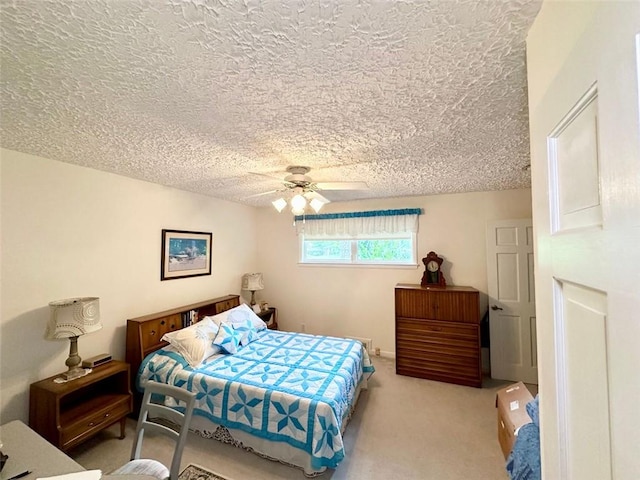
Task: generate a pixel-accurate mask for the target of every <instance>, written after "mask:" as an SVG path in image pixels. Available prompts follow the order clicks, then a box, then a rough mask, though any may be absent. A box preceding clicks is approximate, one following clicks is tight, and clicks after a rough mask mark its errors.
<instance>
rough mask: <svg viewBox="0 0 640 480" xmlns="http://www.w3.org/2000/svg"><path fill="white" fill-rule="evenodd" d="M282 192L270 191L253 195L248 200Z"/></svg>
mask: <svg viewBox="0 0 640 480" xmlns="http://www.w3.org/2000/svg"><path fill="white" fill-rule="evenodd" d="M281 191H282V190H269V191H268V192H262V193H254V194H253V195H249V196H248V197H246V198H254V197H262V196H264V195H271V194H272V193H276V192H281Z"/></svg>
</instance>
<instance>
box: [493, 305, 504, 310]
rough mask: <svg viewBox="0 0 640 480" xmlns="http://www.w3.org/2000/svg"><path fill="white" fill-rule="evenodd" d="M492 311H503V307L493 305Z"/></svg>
mask: <svg viewBox="0 0 640 480" xmlns="http://www.w3.org/2000/svg"><path fill="white" fill-rule="evenodd" d="M491 310H502V307H499V306H497V305H491Z"/></svg>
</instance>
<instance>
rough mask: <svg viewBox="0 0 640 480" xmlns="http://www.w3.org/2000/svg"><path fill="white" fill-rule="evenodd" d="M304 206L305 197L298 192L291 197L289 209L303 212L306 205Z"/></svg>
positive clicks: (305, 202) (305, 203)
mask: <svg viewBox="0 0 640 480" xmlns="http://www.w3.org/2000/svg"><path fill="white" fill-rule="evenodd" d="M306 206H307V199H306V198H304V197H303V196H302V195H300V194H298V195H294V197H293V198H292V199H291V210H292V211H300V210H302V211H303V212H304V207H306Z"/></svg>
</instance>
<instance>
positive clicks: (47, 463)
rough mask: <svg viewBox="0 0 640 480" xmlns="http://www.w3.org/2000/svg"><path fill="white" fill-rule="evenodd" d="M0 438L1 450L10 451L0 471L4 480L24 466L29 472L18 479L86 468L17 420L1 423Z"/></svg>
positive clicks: (28, 479) (23, 469)
mask: <svg viewBox="0 0 640 480" xmlns="http://www.w3.org/2000/svg"><path fill="white" fill-rule="evenodd" d="M0 440H1V441H2V444H3V446H2V452H3V453H4V454H5V455H9V459H8V460H7V463H5V464H4V468H3V469H2V472H0V480H6V479H8V478H11V477H13V476H14V475H17V474H19V473H22V472H24V471H25V470H29V471H30V472H31V473H30V474H29V475H27V476H25V477H22V479H21V480H35V479H36V478H38V477H50V476H53V475H62V474H64V473H74V472H81V471H83V470H85V468H84V467H82V465H80V464H79V463H77V462H76V461H75V460H73V459H72V458H71V457H69V456H68V455H67V454H65V453H64V452H62V451H61V450H58V449H57V448H56V447H54V446H53V445H51V444H50V443H49V442H47V441H46V440H45V439H44V438H42V437H41V436H40V435H38V434H37V433H36V432H35V431H33V430H31V429H30V428H29V427H28V426H27V425H25V424H24V423H22V422H21V421H19V420H14V421H13V422H9V423H5V424H4V425H1V426H0Z"/></svg>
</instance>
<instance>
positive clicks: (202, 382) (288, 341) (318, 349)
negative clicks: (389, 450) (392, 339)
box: [138, 330, 373, 469]
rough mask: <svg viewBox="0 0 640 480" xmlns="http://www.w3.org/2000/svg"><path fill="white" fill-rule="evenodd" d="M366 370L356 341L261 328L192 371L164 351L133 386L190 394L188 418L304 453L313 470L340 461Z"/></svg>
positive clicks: (144, 366)
mask: <svg viewBox="0 0 640 480" xmlns="http://www.w3.org/2000/svg"><path fill="white" fill-rule="evenodd" d="M372 372H373V366H372V365H371V364H370V363H369V359H368V356H367V355H366V352H365V350H364V349H363V348H362V344H361V343H360V342H358V341H355V340H350V339H342V338H333V337H323V336H314V335H307V334H298V333H291V332H279V331H273V330H263V331H261V332H259V338H258V339H257V340H255V341H253V342H252V343H250V344H249V345H247V346H245V347H243V348H241V349H240V350H239V351H238V352H237V353H234V354H232V355H220V356H218V357H216V358H214V359H213V360H212V361H210V362H208V363H205V364H204V365H203V366H201V367H200V368H198V369H193V368H191V367H190V366H189V364H188V363H187V362H186V360H184V358H182V356H181V355H180V354H179V353H177V352H175V351H170V350H159V351H157V352H155V353H154V354H151V355H149V356H148V357H147V358H146V359H145V360H144V361H143V363H142V365H141V366H140V372H139V377H138V388H140V384H143V383H144V382H145V381H147V380H155V381H158V382H162V383H168V384H170V385H176V386H179V387H182V388H186V389H187V390H190V391H192V392H195V393H196V406H195V410H194V415H201V416H204V417H207V418H208V419H209V420H211V421H213V422H215V423H218V424H220V425H224V426H227V427H231V428H236V429H240V430H243V431H245V432H248V433H250V434H252V435H255V436H258V437H262V438H264V439H267V440H270V441H276V442H286V443H287V444H289V445H291V446H292V447H295V448H299V449H302V450H304V451H305V452H307V453H308V454H309V455H311V465H312V467H313V468H315V469H323V468H324V467H326V468H335V467H336V466H337V465H338V464H339V463H340V461H341V460H342V459H343V458H344V445H343V441H342V425H343V422H344V421H345V420H346V419H347V418H348V417H349V415H350V413H351V409H352V407H353V403H354V402H355V400H356V394H357V387H358V385H359V384H360V382H361V381H362V379H363V375H364V374H366V373H372Z"/></svg>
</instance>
